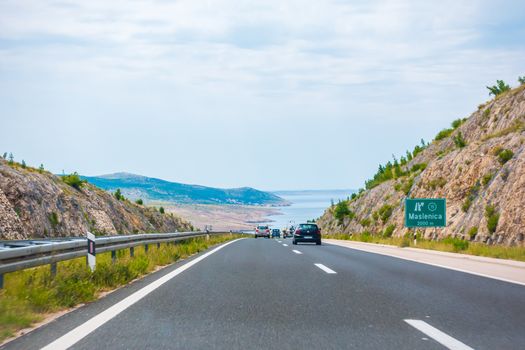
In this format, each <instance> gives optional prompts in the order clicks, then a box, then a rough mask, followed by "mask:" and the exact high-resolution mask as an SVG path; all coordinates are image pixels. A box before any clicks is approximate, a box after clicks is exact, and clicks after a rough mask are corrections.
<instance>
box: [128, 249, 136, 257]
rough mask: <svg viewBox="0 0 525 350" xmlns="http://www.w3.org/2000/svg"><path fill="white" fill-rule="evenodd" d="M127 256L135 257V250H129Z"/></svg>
mask: <svg viewBox="0 0 525 350" xmlns="http://www.w3.org/2000/svg"><path fill="white" fill-rule="evenodd" d="M129 256H131V257H134V256H135V248H134V247H131V248H129Z"/></svg>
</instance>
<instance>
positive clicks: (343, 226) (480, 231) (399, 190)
mask: <svg viewBox="0 0 525 350" xmlns="http://www.w3.org/2000/svg"><path fill="white" fill-rule="evenodd" d="M407 196H408V197H410V198H446V199H447V227H446V228H443V229H437V230H435V229H433V228H432V229H422V230H420V231H419V232H420V233H421V234H422V235H424V236H425V237H426V238H442V237H445V236H453V237H458V238H462V239H468V240H473V241H479V242H485V243H488V244H503V245H519V246H523V245H524V235H525V86H521V87H519V88H516V89H513V90H510V91H507V92H504V93H502V94H500V95H498V96H497V97H496V98H495V99H493V100H491V101H489V102H487V103H485V104H483V105H480V106H479V108H478V110H477V111H476V112H474V113H473V114H472V115H471V116H470V117H469V118H467V119H463V120H457V121H454V123H453V127H452V128H450V129H445V130H443V131H442V132H440V133H439V134H438V136H436V139H435V140H434V141H432V142H431V143H430V144H423V145H422V146H416V148H415V149H414V151H413V152H407V155H406V157H405V156H404V157H402V158H401V159H400V160H399V161H397V160H396V161H393V162H389V163H387V165H386V166H381V167H380V169H379V171H378V173H377V174H376V175H375V177H374V178H373V179H372V180H370V181H368V182H367V189H366V190H364V191H361V193H360V194H359V195H356V196H353V198H352V199H350V200H349V201H345V202H342V203H340V204H339V205H334V206H332V207H330V208H329V209H327V210H326V212H325V213H324V214H323V216H322V217H321V218H320V219H319V221H318V223H319V224H320V226H321V227H322V228H323V229H324V232H326V233H349V234H359V233H364V232H368V233H370V234H375V235H377V234H381V235H385V236H390V235H393V236H403V235H405V234H406V233H407V230H406V228H405V227H404V199H405V198H406V197H407Z"/></svg>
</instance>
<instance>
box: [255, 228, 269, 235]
mask: <svg viewBox="0 0 525 350" xmlns="http://www.w3.org/2000/svg"><path fill="white" fill-rule="evenodd" d="M257 237H266V238H270V228H269V227H268V226H267V225H266V226H264V225H259V226H257V227H256V228H255V238H257Z"/></svg>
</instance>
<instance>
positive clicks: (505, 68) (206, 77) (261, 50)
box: [0, 0, 525, 187]
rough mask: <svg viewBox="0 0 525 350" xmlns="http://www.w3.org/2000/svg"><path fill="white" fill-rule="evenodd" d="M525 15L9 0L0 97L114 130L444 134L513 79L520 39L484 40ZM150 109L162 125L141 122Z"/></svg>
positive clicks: (355, 4) (464, 8)
mask: <svg viewBox="0 0 525 350" xmlns="http://www.w3.org/2000/svg"><path fill="white" fill-rule="evenodd" d="M523 7H524V6H523V5H522V4H521V2H520V1H515V2H512V1H508V2H506V6H504V7H503V6H499V5H498V4H492V3H491V2H490V1H487V0H478V1H474V0H473V1H469V2H460V1H452V0H442V1H415V0H413V1H409V0H377V1H336V0H334V1H328V0H326V1H305V0H302V1H282V0H266V1H260V2H255V1H228V0H220V1H195V0H182V1H161V0H158V1H154V0H151V1H123V0H120V1H102V0H92V1H80V0H78V1H68V2H66V1H63V2H60V1H44V0H34V1H25V0H11V1H3V2H1V3H0V76H1V77H2V79H1V80H2V81H3V82H2V81H0V90H1V91H5V92H6V93H7V94H9V96H14V95H16V96H17V98H23V96H24V93H27V92H26V91H34V89H36V90H38V91H46V96H48V99H50V100H53V99H56V101H57V102H56V103H57V104H61V103H66V102H67V103H73V102H71V101H75V102H74V103H76V105H81V106H87V107H85V109H86V110H87V109H88V108H92V109H93V110H89V111H90V112H93V113H92V114H90V115H89V118H93V119H94V120H97V121H98V122H106V121H107V122H108V123H110V122H111V121H117V122H121V121H122V120H123V119H125V118H127V116H128V115H134V116H136V115H138V114H137V113H138V112H137V111H143V113H144V114H145V115H147V116H145V118H148V120H152V121H159V122H160V121H163V120H164V119H166V118H169V117H168V116H171V115H176V114H177V113H178V114H184V115H187V116H189V117H188V118H189V119H191V118H205V119H207V120H213V119H214V118H218V116H220V118H222V120H223V123H224V124H227V125H231V124H234V122H235V121H239V120H241V121H243V122H244V121H246V120H253V121H254V123H255V124H253V125H251V124H247V125H246V126H245V127H246V130H250V128H254V127H255V126H256V127H259V128H260V127H261V124H258V123H259V121H260V120H267V121H275V120H280V119H282V118H288V119H289V120H293V121H300V120H301V118H303V119H308V118H319V119H323V120H328V119H329V120H331V122H332V123H334V124H335V123H340V128H339V129H344V128H351V127H353V126H354V125H355V123H361V124H360V125H359V126H363V125H365V126H366V127H368V126H371V127H376V126H377V125H378V124H380V123H381V122H386V123H389V124H388V125H390V126H392V125H395V124H396V121H397V122H398V123H401V122H406V121H408V122H410V121H417V120H420V118H421V116H424V117H425V119H426V120H428V121H429V123H433V124H432V125H431V126H429V128H436V127H437V126H436V125H438V124H441V125H443V124H447V123H448V122H449V120H450V119H451V118H452V117H453V116H454V117H457V115H454V113H460V114H464V113H466V112H467V111H469V110H471V109H472V108H474V107H475V105H476V101H477V102H479V99H480V96H483V98H484V97H485V96H486V92H485V91H484V86H485V85H486V84H487V82H491V81H494V80H495V79H500V78H503V79H506V80H511V79H515V78H516V76H517V74H518V70H519V69H522V68H523V60H522V57H525V48H524V47H523V46H522V45H519V44H516V43H517V42H519V41H520V40H521V38H514V39H510V40H507V41H506V42H510V43H511V44H512V45H507V46H505V45H503V44H500V45H498V46H495V45H494V44H493V43H491V42H489V41H488V40H487V36H486V33H487V31H492V32H490V33H491V34H492V36H496V37H497V34H499V32H495V31H496V29H493V28H499V29H497V30H503V32H502V33H501V35H502V36H505V34H506V33H505V32H504V30H505V28H506V27H505V24H506V23H507V22H508V21H515V22H516V23H525V21H523V16H524V15H523V13H525V9H524V8H523ZM520 13H521V17H520V15H519V14H520ZM498 26H499V27H498ZM521 26H522V27H523V25H521ZM521 74H523V73H521ZM473 87H474V88H473ZM47 93H49V95H47ZM109 96H111V97H109ZM13 98H14V97H13ZM7 99H8V98H7V97H5V98H4V99H3V100H2V99H0V102H2V101H4V102H5V101H6V100H7ZM443 101H447V103H444V102H443ZM42 103H44V102H42ZM141 103H143V104H145V105H146V107H141V106H142V105H141ZM149 104H151V105H152V106H154V107H151V108H150V109H152V110H154V111H155V114H154V115H150V114H148V113H147V112H144V111H147V110H148V107H147V106H148V105H149ZM16 106H19V105H16ZM130 106H131V107H130ZM16 108H19V107H16ZM16 108H15V107H13V111H14V112H16V113H22V112H20V111H21V110H20V109H16ZM27 108H29V107H27ZM36 108H37V107H35V109H36ZM72 108H73V107H72ZM38 112H39V113H38V115H39V116H41V117H42V118H45V117H48V118H49V116H47V115H46V112H45V110H44V109H43V108H41V107H40V109H39V110H38ZM40 112H42V113H40ZM27 113H29V112H27ZM49 113H51V112H49ZM85 113H87V112H86V111H85ZM70 115H71V113H66V112H63V111H62V112H56V113H55V114H53V116H52V118H56V119H57V120H60V118H63V119H67V118H69V117H70ZM108 115H110V116H109V117H108ZM460 116H464V115H460ZM97 118H99V119H97ZM137 118H138V117H137ZM107 119H109V120H107ZM11 122H12V123H15V122H14V121H11ZM179 123H189V122H187V121H185V120H180V121H179ZM276 123H277V122H276ZM374 123H375V124H374ZM188 125H189V124H188ZM275 125H280V124H275ZM287 125H288V127H289V128H291V129H292V128H294V127H293V126H291V125H298V122H296V123H295V124H294V123H291V122H290V123H289V124H287ZM193 127H195V128H197V126H195V125H191V128H193ZM199 127H201V126H200V125H199ZM316 127H318V126H316ZM192 130H193V129H192ZM139 131H142V130H139ZM310 131H311V130H310ZM330 132H332V131H330ZM334 132H335V131H334ZM422 132H424V131H422ZM329 137H333V134H330V133H329V132H327V136H326V139H325V140H324V142H325V143H326V144H329V143H330V140H329V139H328V138H329ZM261 152H262V151H261ZM94 172H96V171H94ZM105 172H107V171H105ZM277 187H286V186H284V185H283V186H277Z"/></svg>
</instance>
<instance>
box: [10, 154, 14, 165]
mask: <svg viewBox="0 0 525 350" xmlns="http://www.w3.org/2000/svg"><path fill="white" fill-rule="evenodd" d="M14 162H15V157H14V156H13V153H9V164H13V163H14Z"/></svg>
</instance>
